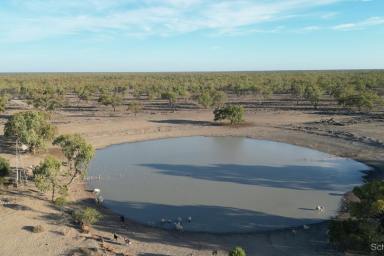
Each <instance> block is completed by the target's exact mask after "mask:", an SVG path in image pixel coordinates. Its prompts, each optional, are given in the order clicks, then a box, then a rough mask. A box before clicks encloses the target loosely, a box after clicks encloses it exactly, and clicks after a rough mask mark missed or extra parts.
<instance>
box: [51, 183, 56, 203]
mask: <svg viewBox="0 0 384 256" xmlns="http://www.w3.org/2000/svg"><path fill="white" fill-rule="evenodd" d="M55 188H56V186H55V185H53V186H52V202H54V201H55Z"/></svg>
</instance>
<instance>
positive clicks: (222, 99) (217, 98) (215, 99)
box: [212, 91, 228, 107]
mask: <svg viewBox="0 0 384 256" xmlns="http://www.w3.org/2000/svg"><path fill="white" fill-rule="evenodd" d="M227 101H228V96H227V94H226V93H225V92H223V91H214V93H213V95H212V106H213V107H222V106H224V104H225V103H226V102H227Z"/></svg>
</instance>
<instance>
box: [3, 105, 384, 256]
mask: <svg viewBox="0 0 384 256" xmlns="http://www.w3.org/2000/svg"><path fill="white" fill-rule="evenodd" d="M328 118H330V116H328V115H321V114H317V113H303V112H297V111H281V112H277V111H274V112H270V111H256V112H247V117H246V119H247V121H248V123H249V125H246V126H243V127H237V128H232V127H228V126H216V125H213V124H212V123H211V120H212V114H211V112H209V111H180V112H175V113H160V114H141V115H138V116H137V117H135V116H133V115H127V114H115V115H114V114H112V115H111V114H109V113H105V112H97V114H94V113H86V112H81V113H69V112H59V113H56V114H54V118H53V122H54V123H55V125H57V127H58V131H59V133H74V132H76V133H80V134H82V135H83V136H84V137H86V138H87V140H88V141H89V142H90V143H92V144H93V145H94V146H95V147H96V148H103V147H105V146H108V145H111V144H117V143H124V142H131V141H141V140H149V139H157V138H168V137H180V136H193V135H205V136H229V135H233V136H247V137H250V138H256V139H268V140H274V141H280V142H286V143H290V144H295V145H300V146H304V147H309V148H313V149H317V150H319V151H323V152H326V153H330V154H334V155H337V156H342V157H349V158H353V159H356V160H359V161H362V162H364V163H367V164H370V165H372V166H374V167H375V168H377V169H380V168H382V159H384V158H383V157H384V149H383V147H382V146H381V145H380V143H379V142H380V141H384V131H383V129H382V128H380V127H382V124H383V123H382V121H381V120H370V119H369V117H368V118H367V119H359V121H358V122H350V120H355V119H356V117H353V116H344V115H337V116H332V118H334V120H336V121H337V122H341V123H345V125H343V126H339V125H337V126H335V125H330V124H327V123H325V124H324V123H322V122H320V121H321V120H323V119H328ZM313 127H316V129H312V128H313ZM0 130H2V127H0ZM343 134H352V136H353V137H351V136H350V137H349V138H350V139H346V138H344V137H343V136H342V135H343ZM352 138H353V139H352ZM376 142H377V143H376ZM0 150H1V151H0V155H1V156H5V157H7V158H9V159H10V160H11V163H12V164H14V157H13V155H12V154H11V153H12V152H7V150H6V148H5V147H4V146H2V147H0ZM48 153H53V154H55V155H57V156H60V153H59V151H58V150H57V149H55V148H49V149H48ZM45 155H46V153H42V154H39V155H25V156H23V165H24V166H26V167H27V166H30V165H34V164H37V163H38V162H39V161H40V160H41V159H42V158H43V157H44V156H45ZM83 185H84V184H81V183H79V184H77V185H76V186H74V187H73V188H72V191H73V192H75V193H73V199H74V200H75V201H76V202H78V203H80V204H88V203H90V204H93V203H92V202H89V200H87V198H89V196H90V195H89V193H87V192H85V191H84V189H83V188H84V186H83ZM5 197H6V198H10V199H12V200H15V204H17V205H18V206H19V207H13V208H9V207H1V206H0V222H1V228H0V241H7V242H6V243H5V244H4V245H2V246H1V247H0V255H31V254H36V255H66V254H65V253H68V252H70V251H71V249H73V248H77V247H91V246H97V245H98V243H97V242H96V241H95V240H94V239H87V238H86V237H84V235H82V234H80V233H79V232H78V230H77V229H75V228H73V227H69V226H68V225H65V224H60V225H56V222H58V221H59V220H60V219H61V215H60V213H59V212H58V210H57V209H54V208H52V206H51V204H50V203H49V202H47V201H46V200H43V199H44V198H45V197H44V195H40V194H39V193H37V192H35V191H34V189H33V186H31V185H30V186H28V187H25V188H23V189H21V190H20V191H13V193H5V194H3V195H0V198H5ZM21 206H23V207H25V208H24V209H19V208H20V207H21ZM23 207H21V208H23ZM102 212H103V214H104V215H105V218H104V219H103V221H101V222H100V223H98V224H97V225H95V227H94V229H93V231H92V234H94V235H98V236H103V237H106V238H111V237H112V233H111V232H117V233H118V234H120V235H122V236H126V237H129V239H131V241H132V244H131V245H129V246H126V245H125V244H124V243H123V241H122V240H120V241H118V243H115V242H113V243H108V244H109V246H111V247H113V248H114V249H115V250H116V251H117V252H124V253H126V254H127V255H140V256H154V255H161V256H165V255H175V256H183V255H212V251H213V250H218V251H219V255H226V251H227V250H228V249H229V248H231V247H233V246H235V245H240V246H243V247H244V248H246V250H247V252H248V255H335V254H336V253H335V252H334V251H332V250H331V249H330V248H329V246H328V245H327V236H326V224H319V225H314V226H312V227H311V228H310V229H309V230H304V229H302V228H300V229H297V230H296V233H293V232H292V230H282V231H273V232H264V233H258V234H247V235H210V234H189V233H176V232H172V231H164V230H158V229H155V228H149V227H145V226H142V225H139V224H136V223H133V222H129V221H128V222H126V223H125V224H124V225H121V223H119V218H118V216H116V215H115V214H113V213H112V212H111V211H110V210H108V209H102ZM38 224H41V225H43V226H45V227H46V231H45V232H43V233H39V234H34V233H31V232H30V231H28V228H27V226H31V225H38ZM120 243H121V244H120ZM20 244H23V246H20ZM90 244H91V245H90ZM111 255H113V254H111Z"/></svg>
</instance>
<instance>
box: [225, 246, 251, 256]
mask: <svg viewBox="0 0 384 256" xmlns="http://www.w3.org/2000/svg"><path fill="white" fill-rule="evenodd" d="M228 256H247V254H246V253H245V251H244V249H243V248H241V247H239V246H236V247H235V248H233V249H232V250H231V251H230V252H229V254H228Z"/></svg>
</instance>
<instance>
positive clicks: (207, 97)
mask: <svg viewBox="0 0 384 256" xmlns="http://www.w3.org/2000/svg"><path fill="white" fill-rule="evenodd" d="M197 101H198V102H199V104H200V105H202V106H203V107H204V108H209V107H211V106H212V105H213V99H212V97H211V94H210V92H209V91H208V90H205V91H203V92H202V93H201V94H200V95H199V96H198V97H197Z"/></svg>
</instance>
